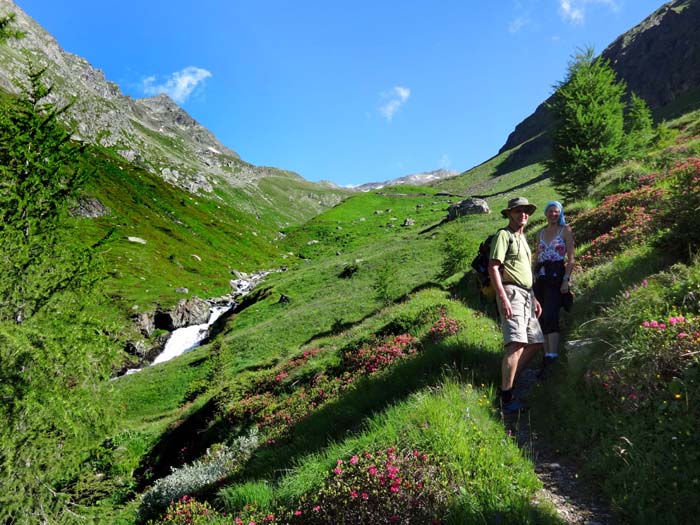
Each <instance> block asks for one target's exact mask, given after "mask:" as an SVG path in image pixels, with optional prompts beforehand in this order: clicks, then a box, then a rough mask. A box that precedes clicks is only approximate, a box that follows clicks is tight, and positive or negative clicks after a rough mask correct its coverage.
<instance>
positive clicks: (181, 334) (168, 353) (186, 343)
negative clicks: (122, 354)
mask: <svg viewBox="0 0 700 525" xmlns="http://www.w3.org/2000/svg"><path fill="white" fill-rule="evenodd" d="M233 307H234V304H233V303H232V304H228V305H226V306H212V307H211V308H210V309H209V319H208V320H207V322H206V323H203V324H195V325H192V326H185V327H184V328H178V329H177V330H173V332H172V334H170V337H169V338H168V341H167V342H166V343H165V348H163V351H162V352H161V353H160V354H158V356H156V358H155V359H154V360H153V362H152V363H151V365H150V366H153V365H157V364H158V363H164V362H166V361H170V360H171V359H173V358H175V357H177V356H179V355H182V354H184V353H185V352H189V351H190V350H192V349H193V348H197V347H198V346H199V343H201V342H202V340H203V339H204V338H205V337H206V336H207V335H208V334H209V327H210V326H211V325H212V324H214V322H215V321H216V320H217V319H218V318H219V317H221V316H222V315H223V314H225V313H226V312H228V311H229V310H230V309H231V308H233ZM141 370H143V368H130V369H129V370H127V371H126V373H125V374H124V375H130V374H135V373H136V372H140V371H141Z"/></svg>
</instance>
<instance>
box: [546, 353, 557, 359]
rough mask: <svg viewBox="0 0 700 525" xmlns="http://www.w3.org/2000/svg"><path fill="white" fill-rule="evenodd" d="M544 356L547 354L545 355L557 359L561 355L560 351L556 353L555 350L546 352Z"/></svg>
mask: <svg viewBox="0 0 700 525" xmlns="http://www.w3.org/2000/svg"><path fill="white" fill-rule="evenodd" d="M544 356H545V357H550V358H552V359H556V358H557V357H559V354H558V353H555V352H547V353H546V354H544Z"/></svg>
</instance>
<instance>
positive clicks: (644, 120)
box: [625, 93, 654, 157]
mask: <svg viewBox="0 0 700 525" xmlns="http://www.w3.org/2000/svg"><path fill="white" fill-rule="evenodd" d="M625 131H626V132H627V152H628V154H629V155H630V156H633V157H634V156H637V155H638V154H639V153H640V150H643V149H644V148H646V146H648V145H649V142H651V139H652V137H653V136H654V121H653V119H652V116H651V110H650V109H649V106H648V105H647V103H646V101H645V100H644V99H643V98H641V97H638V96H637V95H636V93H632V96H631V97H630V102H629V105H628V107H627V114H626V118H625Z"/></svg>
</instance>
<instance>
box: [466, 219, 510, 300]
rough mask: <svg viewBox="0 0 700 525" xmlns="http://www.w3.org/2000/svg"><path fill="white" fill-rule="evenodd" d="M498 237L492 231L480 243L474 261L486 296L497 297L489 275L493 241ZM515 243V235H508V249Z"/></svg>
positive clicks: (473, 265)
mask: <svg viewBox="0 0 700 525" xmlns="http://www.w3.org/2000/svg"><path fill="white" fill-rule="evenodd" d="M501 230H507V228H499V230H498V231H501ZM495 237H496V234H495V233H492V234H491V235H489V236H488V237H486V239H484V241H483V242H482V243H481V244H480V245H479V251H478V252H477V254H476V257H474V260H473V261H472V265H471V266H472V268H473V269H474V272H476V275H477V277H478V279H479V285H480V286H481V293H482V294H483V295H485V296H486V297H495V296H496V291H495V289H494V288H493V286H491V277H489V259H490V257H489V255H490V253H491V242H492V241H493V239H494V238H495ZM512 244H513V236H512V235H509V236H508V250H509V251H510V247H511V246H512Z"/></svg>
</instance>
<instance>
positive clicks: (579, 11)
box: [559, 0, 619, 24]
mask: <svg viewBox="0 0 700 525" xmlns="http://www.w3.org/2000/svg"><path fill="white" fill-rule="evenodd" d="M590 4H602V5H605V6H608V7H609V8H610V9H612V10H613V11H617V10H618V9H619V6H618V5H617V0H559V14H560V15H561V17H562V18H563V19H564V20H565V21H567V22H571V23H573V24H583V23H584V22H585V20H586V7H587V6H588V5H590Z"/></svg>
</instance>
